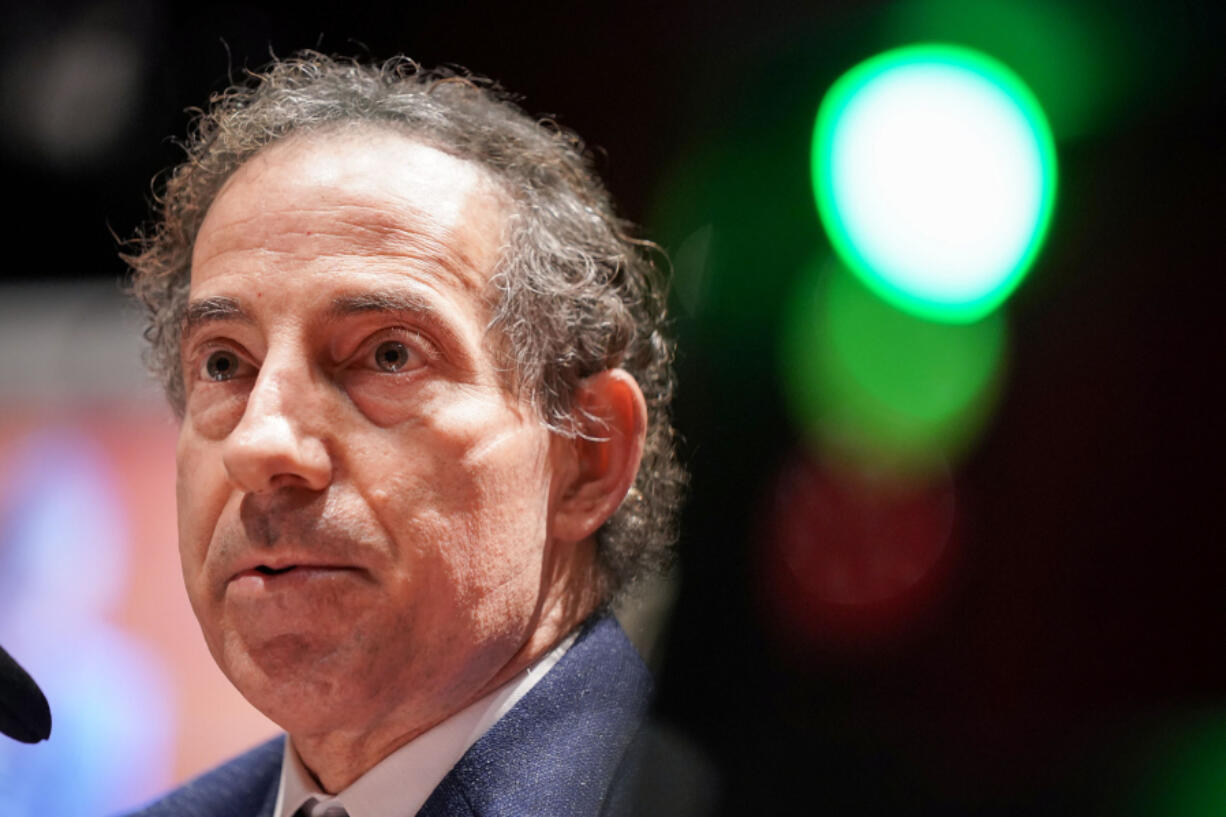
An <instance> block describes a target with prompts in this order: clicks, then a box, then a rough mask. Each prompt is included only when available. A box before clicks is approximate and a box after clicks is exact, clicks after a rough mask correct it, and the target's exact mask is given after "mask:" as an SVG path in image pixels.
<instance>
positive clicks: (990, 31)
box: [877, 0, 1155, 142]
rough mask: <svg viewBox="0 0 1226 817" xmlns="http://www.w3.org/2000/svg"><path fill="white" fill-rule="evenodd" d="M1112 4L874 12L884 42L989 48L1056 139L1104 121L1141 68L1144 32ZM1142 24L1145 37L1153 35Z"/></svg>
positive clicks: (936, 3)
mask: <svg viewBox="0 0 1226 817" xmlns="http://www.w3.org/2000/svg"><path fill="white" fill-rule="evenodd" d="M1121 11H1122V9H1121V8H1120V7H1119V5H1118V4H1116V5H1114V6H1113V5H1111V4H1109V3H1105V2H1081V3H1068V2H1065V1H1064V0H902V2H897V3H891V4H889V5H888V6H886V7H885V8H883V9H882V11H881V14H880V15H878V17H877V20H878V27H879V29H880V31H881V34H882V35H883V36H882V41H883V44H884V45H895V44H903V43H908V42H951V43H958V44H959V45H963V46H966V47H968V48H974V49H976V50H978V51H981V52H985V53H988V54H992V55H993V56H995V57H996V58H997V59H999V60H1001V61H1002V62H1004V63H1005V64H1007V65H1008V66H1009V67H1010V68H1012V69H1013V70H1014V71H1015V72H1017V74H1018V76H1020V77H1021V78H1022V79H1023V80H1024V81H1025V82H1026V85H1027V86H1028V87H1029V88H1030V89H1031V90H1033V91H1034V93H1035V96H1037V97H1038V99H1039V102H1040V103H1042V105H1043V110H1044V112H1045V113H1046V114H1047V117H1048V120H1049V121H1050V122H1051V127H1052V131H1053V132H1054V133H1055V135H1056V138H1057V139H1059V140H1060V141H1062V142H1063V141H1064V140H1066V139H1076V138H1079V137H1084V136H1087V135H1089V134H1092V133H1095V132H1097V131H1099V130H1101V129H1103V128H1104V127H1106V126H1108V125H1109V124H1110V123H1111V121H1112V120H1113V119H1114V118H1115V117H1116V116H1117V115H1118V112H1119V111H1120V109H1121V108H1122V107H1123V105H1124V103H1125V100H1126V98H1127V94H1128V92H1129V88H1130V86H1133V85H1135V83H1136V81H1137V76H1136V75H1137V74H1138V73H1139V72H1144V71H1146V70H1149V69H1145V68H1142V67H1141V66H1142V64H1143V63H1144V62H1145V60H1140V59H1139V57H1141V56H1142V54H1141V46H1144V45H1145V39H1146V38H1144V37H1139V36H1137V35H1136V34H1135V33H1133V32H1132V31H1130V28H1131V27H1132V25H1135V22H1133V23H1130V22H1129V21H1128V18H1129V17H1130V16H1135V12H1136V9H1131V10H1130V11H1131V12H1132V14H1121ZM1154 33H1155V32H1154V31H1153V29H1152V27H1151V28H1150V37H1149V39H1152V37H1153V35H1154Z"/></svg>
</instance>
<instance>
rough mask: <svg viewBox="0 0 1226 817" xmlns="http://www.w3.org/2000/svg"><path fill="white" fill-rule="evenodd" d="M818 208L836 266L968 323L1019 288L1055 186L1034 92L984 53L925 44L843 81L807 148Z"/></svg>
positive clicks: (891, 54) (891, 296) (894, 297)
mask: <svg viewBox="0 0 1226 817" xmlns="http://www.w3.org/2000/svg"><path fill="white" fill-rule="evenodd" d="M811 168H812V174H813V185H814V189H815V192H816V194H817V203H818V210H819V212H820V214H821V218H822V222H823V224H824V225H825V227H826V231H827V233H828V234H829V235H830V238H831V242H832V244H833V245H834V248H835V250H836V251H837V252H838V254H839V255H840V257H841V258H842V259H843V261H844V262H845V263H846V264H847V265H848V267H849V268H851V269H852V270H853V271H854V272H855V273H856V274H857V275H859V276H860V277H861V278H862V279H863V280H864V281H865V283H866V284H868V285H869V286H870V287H871V288H872V289H873V290H874V291H876V292H877V293H878V294H879V295H880V296H882V297H883V298H885V299H887V300H889V301H890V302H892V303H894V304H895V305H897V306H899V307H900V308H903V309H906V310H908V311H911V312H914V313H915V314H917V315H921V316H924V317H927V318H930V319H933V320H940V321H950V322H959V323H965V322H973V321H976V320H979V319H980V318H982V317H983V316H984V315H986V314H988V313H989V312H991V311H992V310H993V309H995V308H996V307H997V306H998V305H999V304H1000V303H1001V302H1002V301H1004V299H1005V298H1007V297H1008V296H1009V295H1010V294H1011V293H1012V292H1013V290H1014V289H1015V288H1016V287H1017V286H1018V284H1020V283H1021V280H1022V278H1023V277H1024V276H1025V274H1026V273H1027V272H1028V271H1029V268H1030V266H1031V264H1032V263H1033V261H1034V259H1035V256H1036V255H1037V253H1038V251H1039V248H1040V247H1041V246H1042V243H1043V239H1044V237H1045V236H1046V232H1047V228H1048V225H1049V223H1050V220H1051V213H1052V207H1053V204H1054V202H1055V191H1056V154H1055V146H1054V143H1053V140H1052V135H1051V130H1050V128H1049V127H1048V125H1047V121H1046V118H1045V117H1044V115H1043V111H1042V109H1041V108H1040V106H1039V103H1038V101H1037V100H1036V99H1035V98H1034V95H1033V94H1031V93H1030V91H1029V90H1028V89H1027V88H1026V86H1025V84H1024V83H1022V81H1021V80H1020V79H1018V78H1017V76H1016V75H1014V74H1013V73H1012V72H1011V71H1009V69H1007V68H1006V67H1005V66H1003V65H1002V64H1000V63H999V62H997V61H995V60H993V59H992V58H990V57H987V56H986V55H983V54H981V53H979V52H976V51H972V50H970V49H966V48H961V47H958V46H951V45H940V44H923V45H914V46H908V47H905V48H899V49H895V50H893V51H888V52H886V53H884V54H880V55H878V56H876V57H873V58H871V59H869V60H867V61H865V62H863V63H861V64H859V65H857V66H856V67H854V68H852V69H851V70H850V71H848V72H847V73H846V74H844V75H843V76H842V77H840V78H839V79H838V80H837V81H836V82H835V83H834V85H833V86H832V87H831V89H830V91H829V92H828V93H827V94H826V96H825V98H824V99H823V101H822V104H821V107H820V109H819V111H818V117H817V126H816V128H815V130H814V135H813V143H812V164H811Z"/></svg>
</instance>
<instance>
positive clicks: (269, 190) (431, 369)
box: [177, 129, 646, 792]
mask: <svg viewBox="0 0 1226 817" xmlns="http://www.w3.org/2000/svg"><path fill="white" fill-rule="evenodd" d="M506 212H507V203H506V201H505V200H504V198H503V197H502V195H501V194H500V192H499V191H498V190H497V188H496V187H495V186H494V185H493V184H492V183H491V182H490V181H489V180H488V179H487V178H486V176H485V175H484V173H483V171H482V170H481V169H479V168H477V167H476V166H474V165H472V164H469V163H467V162H465V161H463V160H460V159H457V158H454V157H452V156H450V155H448V154H445V153H443V152H440V151H438V150H435V149H433V148H431V147H427V146H425V145H423V144H420V143H418V142H415V141H412V140H411V139H408V138H406V137H404V136H402V135H399V134H396V133H391V132H388V131H382V130H373V129H359V130H345V131H337V132H332V133H328V134H322V135H321V134H316V135H311V136H299V137H292V138H290V139H287V140H283V141H281V142H278V143H276V144H274V145H272V146H270V147H269V148H266V149H265V150H264V151H262V152H261V153H259V154H257V155H256V156H255V157H254V158H252V159H251V160H249V161H248V162H247V163H246V164H244V165H243V166H242V167H240V168H239V170H238V171H237V172H236V173H235V174H234V175H233V176H232V177H231V178H230V180H229V181H228V182H227V184H226V186H225V187H224V188H223V190H222V192H221V193H220V194H219V196H218V197H217V199H216V200H215V201H214V203H213V205H212V207H211V208H210V210H209V212H208V214H207V216H206V218H205V221H204V223H203V225H202V227H201V229H200V232H199V235H198V237H197V240H196V244H195V249H194V254H193V258H192V278H191V291H190V300H191V304H192V306H191V307H190V308H189V313H190V315H191V317H190V319H189V321H188V323H187V325H186V328H185V330H184V337H183V344H182V348H183V369H184V378H185V391H186V395H187V399H186V410H185V415H184V418H183V422H182V426H181V430H180V434H179V442H178V456H177V459H178V509H179V543H180V555H181V557H182V564H183V575H184V580H185V583H186V587H187V592H188V596H189V598H190V599H191V603H192V607H193V609H194V611H195V613H196V616H197V618H198V619H199V621H200V625H201V629H202V631H203V633H204V636H205V640H206V642H207V643H208V646H209V649H210V651H211V652H212V654H213V657H214V658H215V659H216V661H217V663H218V665H219V666H220V667H221V669H222V670H223V672H225V674H226V675H227V677H229V679H230V680H231V681H232V682H233V683H234V684H235V686H236V687H237V688H238V689H239V690H240V691H241V692H242V693H243V694H244V695H245V696H246V697H247V699H248V700H250V701H251V702H252V704H254V705H255V706H256V707H257V708H258V709H260V710H261V711H262V712H264V713H265V714H266V715H268V717H270V718H271V719H272V720H273V721H275V722H277V723H278V724H280V725H281V726H282V727H284V728H285V729H286V731H288V732H289V733H290V735H291V738H292V742H293V745H294V747H295V749H296V750H297V751H298V753H299V755H300V757H301V758H302V760H303V762H304V763H305V764H306V766H307V767H308V768H309V769H310V770H311V771H312V773H313V774H314V775H315V776H316V778H317V779H318V780H319V782H320V784H321V785H322V787H323V788H324V789H325V790H326V791H329V792H337V791H339V790H341V789H343V788H344V787H345V786H347V785H349V784H350V783H351V782H352V781H353V780H355V779H356V778H357V777H359V776H360V775H361V774H362V773H363V772H365V771H366V770H368V769H369V768H371V767H372V766H374V765H375V764H376V763H378V761H379V760H381V759H382V758H384V757H386V756H387V755H388V754H390V753H391V752H392V751H394V750H395V749H396V748H398V747H399V746H401V745H403V744H404V743H405V742H407V741H409V740H411V739H412V738H413V737H416V736H417V735H419V734H421V733H422V732H423V731H425V730H427V729H429V728H430V727H432V726H434V725H435V724H437V723H438V722H440V721H442V720H443V719H445V718H446V717H447V716H448V715H450V714H452V713H454V712H456V711H458V710H460V709H462V708H463V707H464V706H466V705H467V704H468V703H471V702H472V701H474V700H476V699H477V698H479V697H481V696H483V695H484V694H486V693H487V692H489V691H491V690H493V689H495V688H496V687H498V686H499V685H501V684H502V683H504V682H506V681H507V680H509V679H510V678H511V677H513V676H514V675H515V674H516V673H518V672H519V671H520V670H522V669H523V668H524V667H526V666H528V665H530V664H531V663H532V662H533V661H535V660H536V659H537V658H539V657H540V656H541V655H543V654H544V653H545V652H547V651H548V650H549V649H550V648H551V647H552V646H553V645H554V644H555V643H556V642H557V641H559V640H560V639H561V638H563V637H564V636H565V635H566V634H567V633H568V632H569V631H570V630H572V629H573V628H574V627H575V626H576V625H577V624H578V623H580V622H581V621H582V620H583V619H584V618H585V617H586V616H587V615H588V614H589V613H590V612H591V611H592V610H593V609H594V608H595V607H596V606H597V605H598V604H599V603H600V602H601V594H600V591H599V584H600V582H599V574H598V571H597V568H596V564H595V545H594V538H593V534H594V533H595V531H596V529H597V528H598V527H599V526H600V524H601V523H602V522H603V521H604V520H605V519H606V518H608V516H609V515H611V514H612V513H613V511H614V510H615V509H616V507H617V505H618V504H619V503H620V502H621V500H622V498H623V497H624V496H625V494H626V491H627V490H628V488H629V486H630V484H631V483H632V481H633V478H634V474H635V472H636V470H637V468H638V462H639V457H640V456H641V451H642V444H643V436H644V429H645V426H646V421H645V418H646V408H645V405H644V402H643V398H642V394H641V393H640V392H639V390H638V387H637V385H636V384H635V383H634V380H633V379H632V378H631V377H630V376H629V375H627V374H626V373H625V372H623V371H620V370H612V371H608V372H602V373H600V374H598V375H595V376H593V377H591V378H589V379H588V380H587V381H585V383H584V384H583V386H582V388H581V389H580V392H579V393H578V395H577V401H578V403H579V405H580V406H583V407H584V408H586V409H587V410H588V412H589V413H590V414H591V415H592V416H593V417H595V418H596V419H597V421H598V425H599V428H592V429H590V430H591V431H593V432H596V434H598V435H599V436H600V439H599V440H598V441H591V440H583V439H571V438H566V437H562V436H559V435H556V434H553V433H551V432H549V431H548V430H547V429H546V428H545V427H544V426H543V425H542V423H541V421H540V419H539V417H538V416H537V415H536V414H535V413H534V412H533V410H532V409H531V407H530V406H528V405H527V404H526V403H525V402H523V401H521V400H520V399H517V398H516V397H515V396H513V395H512V394H511V393H509V392H508V391H507V389H506V388H505V386H504V381H505V376H504V375H503V374H502V373H500V371H499V369H498V367H497V365H496V363H495V360H494V359H493V357H492V356H491V355H490V353H489V351H488V344H487V339H486V337H485V335H486V329H485V327H486V326H487V325H488V322H489V318H490V314H489V309H488V304H487V297H486V290H487V283H488V280H489V276H490V274H491V272H492V270H493V269H494V267H495V264H496V262H497V260H498V253H499V250H500V246H501V239H502V236H503V232H504V228H505V225H506ZM271 571H277V572H276V573H272V572H271Z"/></svg>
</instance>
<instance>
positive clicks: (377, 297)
mask: <svg viewBox="0 0 1226 817" xmlns="http://www.w3.org/2000/svg"><path fill="white" fill-rule="evenodd" d="M368 312H374V313H380V312H382V313H389V314H401V315H412V316H413V317H414V318H415V319H417V320H419V321H420V322H422V323H423V324H425V325H427V326H428V327H429V329H430V330H431V331H432V332H434V333H435V334H437V335H439V336H440V337H439V340H440V341H442V343H443V344H444V345H445V346H448V347H450V348H452V349H455V350H462V349H464V344H463V342H462V339H461V337H460V335H459V333H458V332H457V331H456V330H455V328H454V327H453V326H452V325H451V324H450V323H449V322H448V321H447V320H445V319H444V318H443V317H442V316H441V315H440V314H439V311H438V309H437V308H436V307H435V306H434V305H433V304H431V303H430V301H429V300H427V299H426V298H423V297H422V296H420V295H417V294H415V293H412V292H392V291H376V292H362V293H359V294H356V295H341V296H339V297H337V298H334V299H333V301H332V305H331V307H330V308H329V309H328V318H329V319H330V320H340V319H342V318H345V317H349V316H351V315H360V314H363V313H368Z"/></svg>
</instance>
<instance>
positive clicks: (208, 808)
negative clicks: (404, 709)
mask: <svg viewBox="0 0 1226 817" xmlns="http://www.w3.org/2000/svg"><path fill="white" fill-rule="evenodd" d="M650 692H651V677H650V674H649V673H648V671H647V668H646V667H645V666H644V665H643V662H642V660H641V659H640V658H639V655H638V653H637V652H636V651H635V649H634V646H633V645H632V644H631V643H630V641H629V640H628V639H627V638H626V634H625V633H624V632H622V629H621V627H620V626H619V625H618V624H617V621H616V620H615V619H614V618H613V617H612V616H610V615H603V616H597V617H594V618H592V619H589V620H588V621H587V622H586V623H585V624H584V625H583V626H582V627H581V629H580V633H579V637H578V638H577V639H576V640H575V643H574V644H573V645H572V646H571V648H570V649H569V650H568V651H567V653H566V655H564V656H563V657H562V659H561V660H560V661H558V663H557V664H555V665H554V667H553V669H551V670H550V671H549V673H548V674H546V675H545V677H544V678H542V679H541V680H540V681H538V682H537V684H536V686H534V687H533V688H532V689H531V690H529V692H528V694H527V695H525V696H524V697H523V698H521V699H520V700H519V702H518V703H516V704H515V706H514V707H512V708H511V710H510V711H509V712H507V714H506V715H504V716H503V717H502V718H501V719H500V720H499V721H498V722H497V723H495V724H494V725H493V726H492V727H491V728H490V730H489V731H488V732H486V733H485V735H483V736H482V737H481V739H480V740H478V741H477V742H476V743H474V744H473V745H472V746H471V747H469V750H468V751H467V752H466V753H465V754H464V756H463V757H462V758H460V760H459V762H458V763H457V764H456V765H455V767H454V768H453V769H452V770H451V771H450V772H449V773H448V774H447V776H446V777H445V778H443V781H442V782H441V783H439V785H438V787H437V788H436V789H435V790H434V793H433V794H431V795H430V799H428V800H427V801H426V804H425V805H424V806H422V808H421V811H419V812H418V815H419V817H444V815H446V817H459V816H463V817H469V816H470V815H471V817H495V815H507V817H511V815H514V816H515V817H521V816H522V815H534V816H535V817H548V816H549V815H558V817H563V815H564V816H565V817H589V816H590V817H596V815H601V814H610V813H614V812H621V811H623V810H624V809H626V808H628V807H629V803H630V797H631V795H632V792H631V785H632V781H633V763H631V762H630V760H629V758H631V757H632V756H633V755H634V754H635V753H633V752H630V747H631V743H632V742H633V741H634V738H635V737H636V735H637V733H638V732H639V729H640V727H641V725H642V722H643V717H644V714H645V710H646V706H647V700H648V697H649V695H650ZM284 741H285V738H284V737H283V736H282V737H278V738H275V739H273V740H271V741H269V742H268V743H265V744H263V745H261V746H257V747H256V748H255V749H252V750H251V751H249V752H247V753H246V754H244V755H240V756H239V757H237V758H235V759H233V760H231V761H229V762H228V763H226V764H224V765H222V766H219V767H218V768H216V769H214V770H212V771H210V772H207V773H205V774H204V775H202V776H200V777H198V778H196V779H195V780H193V781H191V782H190V783H187V784H186V785H184V786H183V787H182V788H179V789H176V790H175V791H173V792H171V793H170V794H169V795H167V796H166V797H165V798H164V799H161V800H158V801H157V802H155V803H153V804H152V805H150V806H148V807H147V808H145V809H144V810H142V811H139V812H136V813H135V814H134V815H132V817H272V810H273V806H274V805H275V802H276V799H277V786H278V784H279V782H280V775H281V755H282V751H283V747H284Z"/></svg>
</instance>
